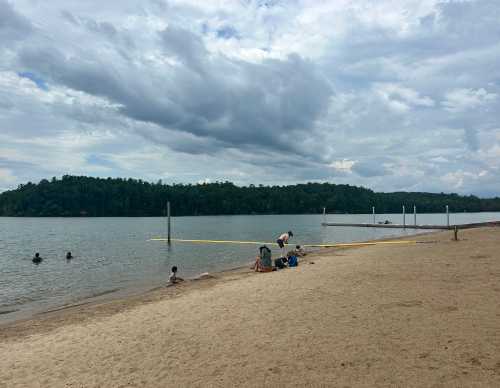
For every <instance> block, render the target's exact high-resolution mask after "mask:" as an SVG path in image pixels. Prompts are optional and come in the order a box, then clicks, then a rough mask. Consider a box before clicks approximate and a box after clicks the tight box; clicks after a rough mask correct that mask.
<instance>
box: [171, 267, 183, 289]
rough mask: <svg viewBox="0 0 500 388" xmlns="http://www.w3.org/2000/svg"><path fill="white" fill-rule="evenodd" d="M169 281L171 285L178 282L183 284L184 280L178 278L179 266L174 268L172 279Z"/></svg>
mask: <svg viewBox="0 0 500 388" xmlns="http://www.w3.org/2000/svg"><path fill="white" fill-rule="evenodd" d="M168 281H169V283H170V284H174V283H177V282H183V281H184V279H183V278H181V277H179V276H177V266H175V265H174V266H173V267H172V273H171V274H170V277H169V278H168Z"/></svg>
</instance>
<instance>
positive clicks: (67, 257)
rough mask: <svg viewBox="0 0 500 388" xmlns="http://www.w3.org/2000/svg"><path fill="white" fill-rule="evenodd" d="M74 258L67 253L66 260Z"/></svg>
mask: <svg viewBox="0 0 500 388" xmlns="http://www.w3.org/2000/svg"><path fill="white" fill-rule="evenodd" d="M72 258H73V256H72V255H71V252H68V253H66V260H71V259H72Z"/></svg>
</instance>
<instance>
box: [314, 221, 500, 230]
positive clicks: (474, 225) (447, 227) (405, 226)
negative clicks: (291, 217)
mask: <svg viewBox="0 0 500 388" xmlns="http://www.w3.org/2000/svg"><path fill="white" fill-rule="evenodd" d="M321 225H322V226H352V227H364V228H389V229H445V230H453V229H455V227H456V228H457V229H472V228H480V227H483V226H500V221H487V222H472V223H468V224H455V225H415V224H383V223H382V224H378V223H377V224H370V223H346V222H323V223H321Z"/></svg>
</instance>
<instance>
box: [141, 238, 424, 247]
mask: <svg viewBox="0 0 500 388" xmlns="http://www.w3.org/2000/svg"><path fill="white" fill-rule="evenodd" d="M148 241H159V242H168V239H167V238H162V237H155V238H151V239H149V240H148ZM170 241H171V242H179V243H192V244H245V245H278V244H277V243H276V242H263V241H236V240H193V239H181V238H172V239H170ZM427 242H428V241H415V240H396V241H368V242H352V243H327V244H300V246H301V247H311V248H313V247H314V248H336V247H337V248H342V247H357V246H368V245H404V244H406V245H408V244H419V243H427ZM289 245H290V244H289ZM291 245H293V244H291Z"/></svg>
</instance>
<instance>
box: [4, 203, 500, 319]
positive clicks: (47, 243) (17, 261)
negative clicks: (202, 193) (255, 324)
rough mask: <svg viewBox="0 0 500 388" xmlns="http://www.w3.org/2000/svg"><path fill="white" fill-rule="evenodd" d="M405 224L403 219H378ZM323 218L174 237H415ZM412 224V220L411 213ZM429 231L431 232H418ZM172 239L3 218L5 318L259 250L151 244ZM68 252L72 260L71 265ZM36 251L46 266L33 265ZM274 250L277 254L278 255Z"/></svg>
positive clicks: (183, 228)
mask: <svg viewBox="0 0 500 388" xmlns="http://www.w3.org/2000/svg"><path fill="white" fill-rule="evenodd" d="M386 219H387V220H390V221H392V222H394V223H401V222H402V215H400V214H382V215H377V221H383V220H386ZM499 219H500V213H452V214H450V223H451V224H454V223H467V222H480V221H493V220H499ZM322 220H323V217H322V216H321V215H254V216H250V215H249V216H206V217H176V218H172V235H173V237H175V238H185V239H214V240H251V241H269V242H272V241H275V240H276V238H277V236H278V235H279V234H280V233H282V232H285V231H288V230H289V229H291V230H292V231H293V232H294V237H293V238H292V239H291V241H290V243H291V244H294V245H295V244H306V243H330V242H332V243H333V242H351V241H363V240H370V239H377V238H382V237H386V236H401V235H410V234H415V233H416V231H415V230H406V231H405V230H399V229H376V228H348V227H322V226H321V222H322ZM327 221H329V222H371V221H372V215H371V214H357V215H348V214H342V215H328V216H327ZM406 222H407V223H412V222H413V215H412V214H409V215H408V214H407V216H406ZM417 222H418V223H422V224H424V223H425V224H446V215H445V214H419V215H418V219H417ZM419 232H425V231H419ZM165 236H166V219H165V218H160V217H158V218H154V217H153V218H11V217H0V320H1V321H7V320H12V319H18V318H20V317H23V316H29V315H31V314H33V313H36V312H40V311H46V310H49V309H53V308H57V307H59V306H64V305H67V304H71V303H75V302H78V301H81V300H84V299H87V298H92V297H96V296H99V295H103V294H106V293H109V292H118V293H119V292H125V291H126V292H139V291H143V290H147V289H152V288H155V287H158V286H161V285H164V284H165V283H166V281H167V279H168V276H169V272H170V268H171V266H172V265H177V266H178V267H179V275H180V276H182V277H188V278H189V277H193V276H196V275H198V274H200V273H203V272H216V271H221V270H225V269H230V268H234V267H238V266H241V265H246V264H248V263H249V262H250V261H251V260H252V258H253V257H255V255H256V254H257V248H258V246H251V245H232V244H231V245H225V244H224V245H222V244H217V245H200V244H186V243H173V244H172V246H170V247H169V246H168V245H167V244H166V243H163V242H153V241H148V240H149V239H150V238H152V237H165ZM67 251H71V252H72V254H73V256H74V259H72V260H66V258H65V255H66V252H67ZM35 252H40V256H41V257H43V258H44V261H43V262H42V263H41V264H40V265H34V264H33V263H32V261H31V259H32V257H33V255H34V253H35ZM277 252H278V250H277V248H274V247H273V253H277Z"/></svg>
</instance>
